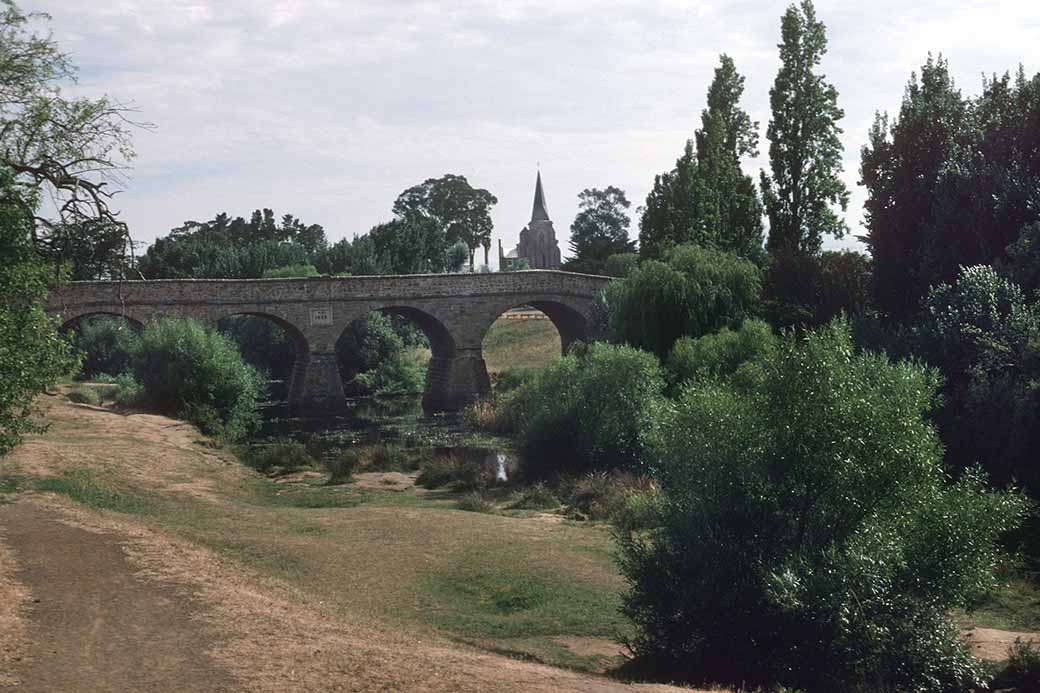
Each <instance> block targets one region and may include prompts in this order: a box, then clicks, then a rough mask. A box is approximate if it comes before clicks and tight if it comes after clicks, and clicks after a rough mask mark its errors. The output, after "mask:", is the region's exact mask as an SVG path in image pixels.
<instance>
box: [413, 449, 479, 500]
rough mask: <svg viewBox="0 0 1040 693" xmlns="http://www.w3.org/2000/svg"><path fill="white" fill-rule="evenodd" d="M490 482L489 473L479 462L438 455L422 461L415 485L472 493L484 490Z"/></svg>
mask: <svg viewBox="0 0 1040 693" xmlns="http://www.w3.org/2000/svg"><path fill="white" fill-rule="evenodd" d="M491 480H492V479H491V471H490V470H489V469H487V468H485V467H484V465H482V464H480V463H479V462H477V461H474V460H466V459H463V458H461V457H459V456H458V455H455V454H451V453H439V454H436V455H434V456H433V457H431V458H429V459H427V460H425V461H423V463H422V467H421V468H420V469H419V475H418V476H417V477H416V479H415V483H416V484H417V485H419V486H422V487H423V488H429V489H433V488H440V487H443V486H451V487H452V488H453V489H454V490H456V491H472V490H477V489H481V488H484V487H485V486H487V485H488V484H489V483H491Z"/></svg>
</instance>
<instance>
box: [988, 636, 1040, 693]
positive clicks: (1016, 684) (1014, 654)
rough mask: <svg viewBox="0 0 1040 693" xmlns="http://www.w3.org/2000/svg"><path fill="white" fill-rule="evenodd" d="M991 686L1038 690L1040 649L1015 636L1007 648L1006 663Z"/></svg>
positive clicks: (1039, 687)
mask: <svg viewBox="0 0 1040 693" xmlns="http://www.w3.org/2000/svg"><path fill="white" fill-rule="evenodd" d="M993 688H997V689H1012V690H1018V691H1040V651H1037V649H1036V648H1035V647H1033V646H1032V645H1031V644H1030V643H1028V642H1025V641H1024V640H1022V639H1021V638H1016V639H1015V643H1014V644H1013V645H1012V646H1011V647H1010V648H1009V649H1008V660H1007V664H1006V665H1005V667H1004V670H1003V671H1001V672H1000V674H999V675H998V676H997V678H996V680H995V681H994V682H993Z"/></svg>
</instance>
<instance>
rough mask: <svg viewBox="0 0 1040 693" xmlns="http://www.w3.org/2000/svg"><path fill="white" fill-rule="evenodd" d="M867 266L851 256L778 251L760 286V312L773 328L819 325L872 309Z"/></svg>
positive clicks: (865, 260) (863, 260)
mask: <svg viewBox="0 0 1040 693" xmlns="http://www.w3.org/2000/svg"><path fill="white" fill-rule="evenodd" d="M870 282H871V264H870V260H869V258H867V257H866V256H865V255H863V254H861V253H857V252H854V251H848V250H843V251H833V250H826V251H824V252H822V253H821V254H819V255H806V254H805V253H802V252H799V251H789V250H778V251H776V252H774V253H773V255H772V257H771V258H770V262H769V266H768V267H767V269H766V271H765V277H764V281H763V304H764V305H763V313H764V314H765V316H766V317H767V318H768V320H769V322H770V323H771V324H773V325H775V326H777V327H791V326H810V327H813V326H819V325H823V324H826V323H828V322H830V321H831V320H832V319H834V318H835V317H837V315H838V314H839V313H841V312H844V313H846V314H847V315H857V314H859V313H862V312H864V311H866V310H867V309H868V308H869V307H870V305H871V292H870V288H871V286H870Z"/></svg>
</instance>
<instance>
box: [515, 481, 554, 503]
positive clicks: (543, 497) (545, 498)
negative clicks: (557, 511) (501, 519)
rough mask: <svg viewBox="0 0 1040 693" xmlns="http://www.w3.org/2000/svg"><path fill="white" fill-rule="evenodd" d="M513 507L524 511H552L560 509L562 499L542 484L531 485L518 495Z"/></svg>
mask: <svg viewBox="0 0 1040 693" xmlns="http://www.w3.org/2000/svg"><path fill="white" fill-rule="evenodd" d="M513 507H514V508H517V509H523V510H551V509H552V508H558V507H560V499H559V498H557V497H556V494H555V493H553V492H552V489H550V488H549V487H548V486H546V485H545V484H544V483H542V482H540V481H539V482H537V483H534V484H531V485H530V486H528V487H527V488H525V489H523V490H522V491H520V492H519V493H518V494H517V497H516V499H515V500H514V501H513Z"/></svg>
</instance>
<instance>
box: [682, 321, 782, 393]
mask: <svg viewBox="0 0 1040 693" xmlns="http://www.w3.org/2000/svg"><path fill="white" fill-rule="evenodd" d="M775 345H776V337H775V336H774V335H773V331H772V330H771V329H770V327H769V325H767V324H766V323H764V322H762V321H761V320H745V321H744V323H743V324H742V325H741V326H740V329H739V330H738V331H736V332H734V331H732V330H730V329H729V328H726V327H724V328H722V330H720V331H719V332H717V333H715V334H709V335H704V336H703V337H697V338H693V337H683V338H681V339H680V340H679V341H677V342H676V343H675V346H674V347H673V348H672V351H671V353H669V354H668V360H667V361H666V362H665V369H666V371H667V375H668V380H669V381H670V382H672V383H676V384H681V383H689V382H693V381H695V380H702V379H705V378H714V377H719V376H729V375H733V374H734V373H736V372H737V370H738V369H739V368H740V367H741V366H744V365H745V364H751V363H755V362H758V361H760V360H761V359H763V358H764V357H765V356H767V355H768V354H769V352H770V351H772V349H773V348H774V347H775Z"/></svg>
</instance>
